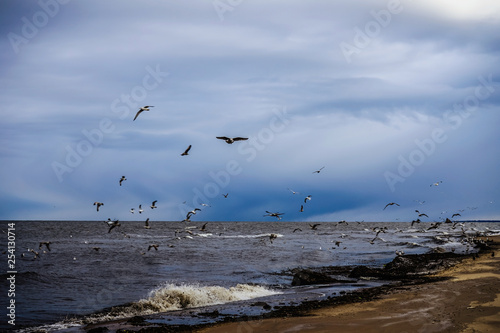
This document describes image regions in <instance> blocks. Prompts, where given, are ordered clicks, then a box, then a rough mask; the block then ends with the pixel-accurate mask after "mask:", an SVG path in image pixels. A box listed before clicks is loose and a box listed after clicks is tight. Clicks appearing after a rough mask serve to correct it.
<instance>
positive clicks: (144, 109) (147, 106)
mask: <svg viewBox="0 0 500 333" xmlns="http://www.w3.org/2000/svg"><path fill="white" fill-rule="evenodd" d="M152 107H154V105H146V106H143V107H142V108H140V109H139V111H137V113H136V114H135V117H134V120H136V119H137V117H138V116H139V115H140V114H141V112H142V111H149V108H152Z"/></svg>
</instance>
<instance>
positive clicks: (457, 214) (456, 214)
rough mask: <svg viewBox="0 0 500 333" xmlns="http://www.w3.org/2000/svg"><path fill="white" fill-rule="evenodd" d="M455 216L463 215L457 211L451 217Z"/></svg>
mask: <svg viewBox="0 0 500 333" xmlns="http://www.w3.org/2000/svg"><path fill="white" fill-rule="evenodd" d="M455 216H462V215H460V214H459V213H455V214H453V215H452V216H451V218H454V217H455Z"/></svg>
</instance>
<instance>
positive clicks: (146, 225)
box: [144, 217, 151, 229]
mask: <svg viewBox="0 0 500 333" xmlns="http://www.w3.org/2000/svg"><path fill="white" fill-rule="evenodd" d="M150 228H151V227H150V226H149V217H148V218H147V219H146V221H145V222H144V229H150Z"/></svg>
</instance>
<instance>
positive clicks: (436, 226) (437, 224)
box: [427, 222, 441, 230]
mask: <svg viewBox="0 0 500 333" xmlns="http://www.w3.org/2000/svg"><path fill="white" fill-rule="evenodd" d="M440 225H441V222H436V223H433V224H432V225H431V226H430V227H429V228H427V230H431V229H437V228H438V227H439V226H440Z"/></svg>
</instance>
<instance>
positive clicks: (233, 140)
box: [216, 136, 248, 144]
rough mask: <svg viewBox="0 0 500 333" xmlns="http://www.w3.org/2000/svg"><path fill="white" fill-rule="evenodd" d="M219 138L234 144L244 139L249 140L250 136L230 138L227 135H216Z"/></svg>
mask: <svg viewBox="0 0 500 333" xmlns="http://www.w3.org/2000/svg"><path fill="white" fill-rule="evenodd" d="M216 138H217V139H219V140H224V141H226V143H228V144H233V143H234V142H235V141H244V140H248V138H242V137H240V136H237V137H235V138H228V137H227V136H216Z"/></svg>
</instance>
